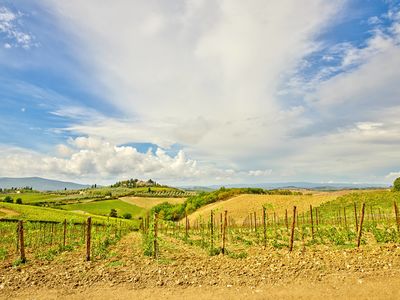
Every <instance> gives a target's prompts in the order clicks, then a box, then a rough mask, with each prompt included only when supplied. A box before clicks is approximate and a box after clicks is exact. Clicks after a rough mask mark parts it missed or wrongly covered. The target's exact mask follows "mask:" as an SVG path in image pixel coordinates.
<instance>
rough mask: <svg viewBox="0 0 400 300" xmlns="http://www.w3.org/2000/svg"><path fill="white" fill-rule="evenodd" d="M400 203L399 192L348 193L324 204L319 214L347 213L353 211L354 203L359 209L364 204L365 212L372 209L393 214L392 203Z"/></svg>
mask: <svg viewBox="0 0 400 300" xmlns="http://www.w3.org/2000/svg"><path fill="white" fill-rule="evenodd" d="M395 201H396V202H397V203H398V204H399V203H400V192H397V193H394V192H391V191H386V190H377V191H365V192H363V193H360V192H357V193H350V194H347V195H343V196H341V197H338V198H337V199H335V200H334V201H331V202H327V203H324V204H322V205H321V206H320V211H321V213H324V215H326V216H329V215H334V214H335V213H337V212H338V211H339V210H343V208H346V210H347V211H348V212H351V211H352V210H353V209H354V203H356V205H357V207H358V208H360V207H361V205H362V203H365V205H366V207H367V210H368V212H369V209H370V208H371V207H372V209H373V210H376V211H377V212H378V211H381V212H384V213H394V210H393V202H395Z"/></svg>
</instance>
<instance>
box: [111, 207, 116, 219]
mask: <svg viewBox="0 0 400 300" xmlns="http://www.w3.org/2000/svg"><path fill="white" fill-rule="evenodd" d="M110 217H113V218H118V213H117V210H116V209H115V208H111V211H110Z"/></svg>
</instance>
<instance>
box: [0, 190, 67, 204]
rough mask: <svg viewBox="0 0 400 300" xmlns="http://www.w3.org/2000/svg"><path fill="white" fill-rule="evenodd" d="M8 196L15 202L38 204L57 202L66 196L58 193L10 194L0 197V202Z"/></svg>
mask: <svg viewBox="0 0 400 300" xmlns="http://www.w3.org/2000/svg"><path fill="white" fill-rule="evenodd" d="M6 196H10V197H12V198H13V199H14V201H15V200H16V199H18V198H21V199H22V203H38V202H55V201H58V200H60V199H62V198H64V197H65V196H64V195H61V194H56V193H39V192H27V193H20V194H17V193H10V194H3V195H1V196H0V201H2V200H3V199H4V198H5V197H6Z"/></svg>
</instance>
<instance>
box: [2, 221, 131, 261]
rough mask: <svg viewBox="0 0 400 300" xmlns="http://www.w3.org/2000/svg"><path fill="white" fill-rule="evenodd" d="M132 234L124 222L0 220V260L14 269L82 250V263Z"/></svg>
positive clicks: (101, 254) (95, 257)
mask: <svg viewBox="0 0 400 300" xmlns="http://www.w3.org/2000/svg"><path fill="white" fill-rule="evenodd" d="M132 230H134V227H133V224H130V223H128V222H126V221H125V222H122V221H119V220H114V221H108V222H96V221H95V222H92V218H91V217H89V218H88V219H87V220H86V222H83V223H79V222H67V220H66V219H65V220H64V221H63V222H56V221H38V220H36V221H22V220H15V219H0V236H1V242H0V260H3V261H5V260H9V259H12V260H13V264H14V265H18V264H20V263H24V262H26V261H27V260H33V259H45V260H52V259H53V258H54V256H56V255H58V254H60V253H61V252H64V251H72V250H76V249H80V248H81V247H82V246H85V248H86V252H85V253H86V260H91V259H101V258H102V257H104V255H105V254H106V251H107V247H108V246H110V245H113V244H115V243H116V242H117V241H119V240H120V238H121V237H122V236H124V235H125V234H127V233H128V232H131V231H132ZM13 258H14V259H13ZM15 258H16V259H15ZM82 259H83V257H82Z"/></svg>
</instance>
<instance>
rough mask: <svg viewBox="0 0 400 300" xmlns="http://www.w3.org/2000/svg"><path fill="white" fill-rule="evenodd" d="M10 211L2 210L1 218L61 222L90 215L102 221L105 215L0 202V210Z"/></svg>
mask: <svg viewBox="0 0 400 300" xmlns="http://www.w3.org/2000/svg"><path fill="white" fill-rule="evenodd" d="M2 209H3V210H5V211H8V212H11V213H10V214H6V213H4V212H3V214H4V215H3V216H2V217H3V218H12V219H20V220H46V221H56V222H62V221H64V219H66V220H67V221H73V222H83V221H85V220H87V218H88V217H89V216H90V217H92V219H93V221H98V222H104V221H107V217H103V216H96V215H91V214H86V215H85V214H82V213H75V212H71V211H66V210H61V209H53V208H47V207H38V206H31V205H19V204H12V203H0V210H2Z"/></svg>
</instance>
